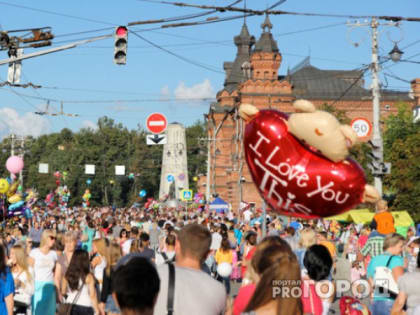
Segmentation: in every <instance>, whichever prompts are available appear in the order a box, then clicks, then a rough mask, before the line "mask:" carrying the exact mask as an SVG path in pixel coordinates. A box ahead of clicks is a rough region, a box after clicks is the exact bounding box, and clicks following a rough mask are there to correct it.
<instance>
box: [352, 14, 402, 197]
mask: <svg viewBox="0 0 420 315" xmlns="http://www.w3.org/2000/svg"><path fill="white" fill-rule="evenodd" d="M348 25H349V26H351V27H352V28H355V27H360V26H369V27H370V28H371V36H372V63H371V65H370V70H371V73H372V112H373V118H372V122H373V124H372V125H373V126H372V127H373V132H372V140H371V141H369V144H370V145H371V146H372V154H369V155H370V157H371V158H372V161H371V163H370V167H371V169H372V174H373V176H374V181H375V182H374V185H375V188H376V189H377V191H378V193H379V195H380V196H382V177H383V176H384V175H385V174H389V172H390V165H387V164H389V163H384V144H383V138H382V132H381V126H380V115H381V102H380V101H381V90H380V82H379V71H380V69H379V56H378V50H379V49H378V47H379V44H378V27H379V26H395V27H397V28H399V27H400V25H399V24H398V22H391V23H383V24H379V22H378V20H377V18H376V17H374V16H373V17H372V19H371V21H370V23H368V22H367V23H359V22H356V23H354V24H350V23H348ZM400 31H401V30H400ZM401 32H402V31H401ZM391 41H393V40H392V39H391ZM393 42H394V44H395V46H394V49H393V50H392V51H391V52H390V53H389V59H391V60H392V61H394V62H397V61H399V60H400V58H401V55H402V54H403V52H402V51H400V50H399V49H398V46H397V41H393ZM352 44H353V45H354V46H355V47H358V46H359V44H358V43H352Z"/></svg>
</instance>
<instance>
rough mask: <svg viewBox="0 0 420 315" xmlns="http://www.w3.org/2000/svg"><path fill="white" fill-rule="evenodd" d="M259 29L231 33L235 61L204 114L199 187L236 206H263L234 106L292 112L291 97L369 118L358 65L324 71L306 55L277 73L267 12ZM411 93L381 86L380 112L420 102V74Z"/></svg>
mask: <svg viewBox="0 0 420 315" xmlns="http://www.w3.org/2000/svg"><path fill="white" fill-rule="evenodd" d="M261 28H262V33H261V36H260V38H259V39H258V40H257V41H256V40H255V37H254V36H251V35H250V34H249V31H248V28H247V26H246V24H244V25H243V26H242V29H241V32H240V34H239V35H238V36H235V37H234V43H235V45H236V46H237V53H236V57H235V60H234V61H233V62H225V63H224V70H225V72H226V77H225V82H224V87H223V89H221V90H220V91H219V92H218V93H217V96H216V99H217V101H216V102H214V103H212V104H211V105H210V109H209V113H208V115H207V116H206V117H207V122H208V138H209V146H208V148H209V151H210V177H209V178H207V177H206V176H201V177H200V179H199V182H198V187H199V188H200V191H201V192H203V193H206V188H207V187H206V185H207V183H209V184H210V185H209V187H210V191H209V192H210V196H212V195H213V194H218V195H219V196H220V197H221V198H223V199H224V200H226V201H228V202H230V203H231V204H232V208H233V209H234V210H236V209H238V206H239V203H240V201H246V202H255V203H256V205H257V206H260V205H261V202H262V199H261V197H260V196H259V194H258V191H257V189H256V188H255V186H254V184H253V182H252V178H251V175H250V173H249V170H248V167H247V165H246V162H245V160H244V152H243V145H242V139H243V130H244V122H243V121H242V120H241V119H239V116H238V106H239V105H240V104H241V103H249V104H253V105H254V106H256V107H258V108H260V109H263V108H273V109H277V110H280V111H283V112H292V107H291V104H292V102H293V101H294V100H295V99H299V98H304V99H308V100H310V101H312V102H313V103H314V104H316V105H318V106H319V105H323V104H329V105H333V106H335V107H336V108H337V109H340V110H344V111H346V113H347V115H348V116H349V117H350V118H355V117H365V118H368V119H369V120H370V121H372V95H371V91H370V90H368V89H366V88H364V80H363V75H364V72H363V71H362V70H360V71H359V70H350V71H342V70H322V69H318V68H316V67H314V66H312V65H311V64H310V61H309V58H306V59H305V60H304V61H303V62H302V63H301V64H300V65H298V66H297V67H295V68H294V69H292V70H290V71H289V70H288V71H287V74H286V75H285V76H281V75H279V74H278V72H279V68H280V66H281V62H282V55H281V53H280V51H279V49H278V46H277V43H276V41H275V40H274V38H273V35H272V33H271V29H272V24H271V22H270V19H269V17H268V16H266V18H265V21H264V23H263V24H262V25H261ZM411 84H412V95H409V93H407V92H399V91H391V90H381V103H380V104H381V113H382V114H383V115H386V114H388V113H394V112H396V111H397V106H396V105H397V103H398V102H405V103H409V104H411V105H412V106H413V108H414V107H416V106H419V105H420V79H415V80H413V81H412V83H411Z"/></svg>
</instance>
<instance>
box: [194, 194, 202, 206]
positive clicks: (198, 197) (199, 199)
mask: <svg viewBox="0 0 420 315" xmlns="http://www.w3.org/2000/svg"><path fill="white" fill-rule="evenodd" d="M204 199H205V198H204V194H203V193H196V194H195V195H194V202H195V203H198V204H203V203H204Z"/></svg>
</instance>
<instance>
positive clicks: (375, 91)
mask: <svg viewBox="0 0 420 315" xmlns="http://www.w3.org/2000/svg"><path fill="white" fill-rule="evenodd" d="M378 25H379V23H378V21H377V20H376V18H375V17H373V18H372V22H371V28H372V100H373V134H372V142H373V143H374V144H375V145H376V146H379V149H378V150H377V153H378V157H379V159H380V161H379V163H383V159H384V158H383V141H382V137H381V130H380V125H379V116H380V97H381V95H380V89H379V78H378V72H379V65H378ZM375 188H376V189H377V190H378V192H379V195H380V196H382V178H381V175H375Z"/></svg>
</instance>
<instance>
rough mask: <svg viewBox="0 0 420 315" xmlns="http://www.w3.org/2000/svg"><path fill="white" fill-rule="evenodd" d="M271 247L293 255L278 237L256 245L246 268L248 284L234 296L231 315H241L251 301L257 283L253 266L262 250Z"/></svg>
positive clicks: (267, 238)
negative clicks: (273, 246)
mask: <svg viewBox="0 0 420 315" xmlns="http://www.w3.org/2000/svg"><path fill="white" fill-rule="evenodd" d="M272 245H277V246H278V250H281V251H282V252H284V253H288V254H290V255H293V252H292V250H291V248H290V245H289V244H288V243H287V242H286V241H285V240H283V239H282V238H280V237H279V236H268V237H265V238H264V239H263V240H262V241H261V243H259V244H258V245H256V251H255V258H253V260H252V262H251V263H250V266H249V267H248V268H247V275H246V277H247V278H248V279H250V283H249V284H246V285H243V286H242V287H241V288H240V289H239V292H238V295H237V296H236V298H235V301H234V304H233V315H239V314H241V313H242V312H243V311H244V310H245V308H246V306H247V305H248V303H249V301H250V300H251V297H252V295H253V294H254V291H255V288H256V283H257V282H258V275H257V273H256V270H255V269H256V268H257V267H256V265H255V264H256V262H257V261H258V259H259V257H260V255H261V254H262V253H264V250H265V249H266V248H267V247H270V246H272Z"/></svg>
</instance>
